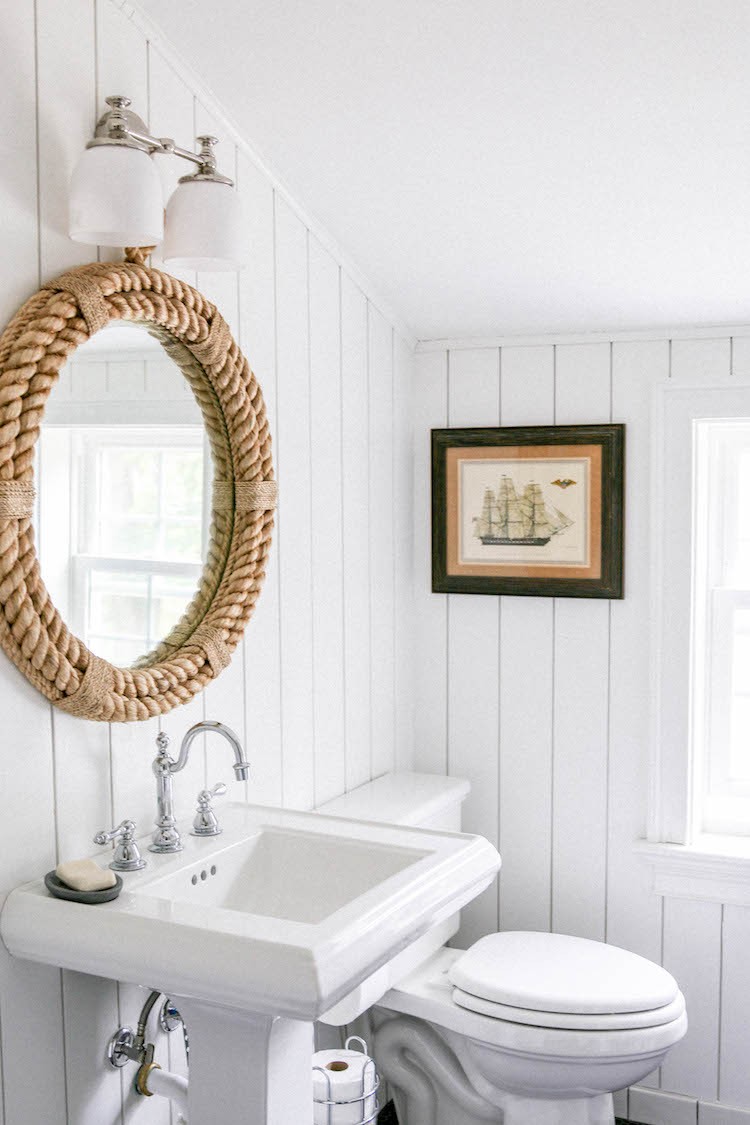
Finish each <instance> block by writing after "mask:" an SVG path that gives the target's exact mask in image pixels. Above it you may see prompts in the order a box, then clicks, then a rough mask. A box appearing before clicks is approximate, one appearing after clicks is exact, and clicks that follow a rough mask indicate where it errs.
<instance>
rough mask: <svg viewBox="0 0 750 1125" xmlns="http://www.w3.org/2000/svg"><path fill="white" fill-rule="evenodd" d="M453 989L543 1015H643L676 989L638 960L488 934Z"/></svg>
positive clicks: (563, 941)
mask: <svg viewBox="0 0 750 1125" xmlns="http://www.w3.org/2000/svg"><path fill="white" fill-rule="evenodd" d="M449 977H450V980H451V982H452V983H453V984H454V985H456V986H457V987H458V988H460V989H462V990H463V991H464V992H469V993H471V994H472V995H473V996H478V997H481V998H482V999H483V1000H491V1001H495V1002H496V1003H500V1004H510V1005H513V1006H514V1007H517V1008H530V1009H532V1010H534V1011H539V1012H577V1013H581V1014H592V1015H593V1014H598V1013H600V1012H645V1011H650V1010H651V1009H652V1008H659V1007H662V1006H663V1005H665V1004H669V1003H671V1001H672V1000H674V998H675V996H676V995H677V992H678V988H677V982H676V981H675V979H674V977H673V976H671V975H670V974H669V973H668V972H667V971H666V969H662V968H661V966H660V965H655V964H654V963H653V961H647V960H646V958H645V957H640V956H639V955H638V954H637V953H630V952H629V951H628V950H626V949H620V948H619V946H615V945H606V944H605V943H604V942H601V941H591V940H589V939H588V938H579V937H572V936H571V935H569V934H544V933H530V932H524V931H509V932H507V933H501V934H489V935H488V936H487V937H484V938H480V940H479V941H478V942H476V944H475V945H473V946H472V947H471V949H469V950H468V951H467V952H466V953H464V954H463V955H462V956H461V957H459V958H458V959H457V960H456V961H455V962H454V963H453V965H452V966H451V969H450V972H449Z"/></svg>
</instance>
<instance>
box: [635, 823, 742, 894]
mask: <svg viewBox="0 0 750 1125" xmlns="http://www.w3.org/2000/svg"><path fill="white" fill-rule="evenodd" d="M635 851H636V852H637V853H638V855H640V856H641V858H642V859H643V860H644V861H645V862H646V863H647V864H649V866H650V867H651V872H652V889H653V891H654V892H655V894H657V895H664V896H665V897H667V898H691V899H702V900H703V901H705V902H723V903H728V904H731V905H732V906H750V837H746V836H700V837H698V839H697V840H696V841H695V843H694V844H653V843H650V842H649V841H648V840H638V841H637V842H636V844H635Z"/></svg>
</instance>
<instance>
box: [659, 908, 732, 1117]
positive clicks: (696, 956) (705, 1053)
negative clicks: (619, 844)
mask: <svg viewBox="0 0 750 1125" xmlns="http://www.w3.org/2000/svg"><path fill="white" fill-rule="evenodd" d="M721 913H722V907H721V906H719V904H718V903H715V902H693V901H689V900H687V899H665V900H664V967H665V968H666V969H668V970H669V972H670V973H672V975H673V976H674V977H675V979H676V980H678V981H679V984H680V988H681V989H682V991H683V993H684V995H685V1002H686V1004H687V1010H688V1019H689V1027H688V1032H687V1035H686V1036H685V1038H684V1039H683V1040H682V1042H681V1043H678V1044H677V1046H676V1047H674V1048H673V1049H672V1051H670V1053H669V1055H668V1056H667V1058H666V1060H665V1062H664V1064H663V1066H662V1070H661V1076H662V1080H661V1084H662V1088H663V1089H665V1090H675V1091H678V1092H679V1093H681V1094H688V1095H691V1096H692V1097H696V1098H703V1099H705V1100H706V1101H716V1097H717V1086H718V1073H719V996H720V982H721ZM688 935H689V940H686V937H687V936H688Z"/></svg>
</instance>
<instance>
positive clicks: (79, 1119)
mask: <svg viewBox="0 0 750 1125" xmlns="http://www.w3.org/2000/svg"><path fill="white" fill-rule="evenodd" d="M62 977H63V996H64V999H65V1008H64V1015H65V1018H64V1022H63V1034H64V1035H65V1066H66V1070H67V1075H68V1080H67V1101H68V1117H67V1120H68V1122H73V1121H75V1122H76V1125H102V1122H106V1123H107V1125H110V1123H111V1125H118V1123H119V1118H120V1110H121V1107H122V1093H121V1088H120V1075H119V1074H118V1073H117V1071H116V1070H113V1068H112V1067H111V1066H109V1065H104V1064H103V1060H102V1055H103V1052H102V1047H103V1046H104V1044H105V1043H107V1042H109V1039H110V1037H111V1035H112V1033H113V1032H114V1030H115V1028H116V1027H118V1026H119V1023H118V1010H117V985H116V984H115V982H114V981H111V980H102V978H101V977H92V976H88V975H87V974H85V973H73V972H67V971H64V972H63V974H62ZM99 1060H102V1062H100V1064H99V1065H96V1063H97V1062H99Z"/></svg>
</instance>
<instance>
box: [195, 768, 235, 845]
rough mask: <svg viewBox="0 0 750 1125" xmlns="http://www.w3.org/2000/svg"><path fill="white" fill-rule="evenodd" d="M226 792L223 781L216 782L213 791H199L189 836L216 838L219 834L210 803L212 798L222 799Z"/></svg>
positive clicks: (217, 823) (219, 830)
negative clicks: (196, 809)
mask: <svg viewBox="0 0 750 1125" xmlns="http://www.w3.org/2000/svg"><path fill="white" fill-rule="evenodd" d="M226 791H227V787H226V785H225V784H224V782H223V781H217V783H216V785H214V787H213V789H201V791H200V793H199V794H198V811H197V812H196V814H195V820H194V821H193V827H192V830H191V832H190V835H191V836H218V835H219V834H220V833H221V828H220V827H219V822H218V820H217V819H216V813H215V812H214V810H213V809H212V808H211V801H212V800H213V798H214V797H223V796H224V794H225V793H226Z"/></svg>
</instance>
